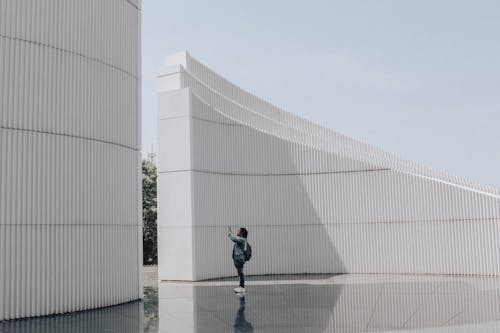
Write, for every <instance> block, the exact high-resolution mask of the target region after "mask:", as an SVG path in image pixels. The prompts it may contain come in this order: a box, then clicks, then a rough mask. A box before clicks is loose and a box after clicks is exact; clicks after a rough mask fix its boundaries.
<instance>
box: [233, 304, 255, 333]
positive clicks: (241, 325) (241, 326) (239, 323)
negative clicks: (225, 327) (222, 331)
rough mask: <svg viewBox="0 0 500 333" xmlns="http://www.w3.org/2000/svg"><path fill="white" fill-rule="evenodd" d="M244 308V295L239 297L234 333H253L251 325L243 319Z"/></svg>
mask: <svg viewBox="0 0 500 333" xmlns="http://www.w3.org/2000/svg"><path fill="white" fill-rule="evenodd" d="M245 307H246V303H245V295H240V308H239V309H238V313H237V314H236V319H235V320H234V331H235V332H253V326H252V324H251V323H250V322H248V321H247V320H246V319H245Z"/></svg>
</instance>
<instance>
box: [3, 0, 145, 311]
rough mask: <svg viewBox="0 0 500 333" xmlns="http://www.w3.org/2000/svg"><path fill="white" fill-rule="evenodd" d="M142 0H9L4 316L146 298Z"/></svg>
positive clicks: (5, 35) (5, 56)
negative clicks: (141, 191) (142, 158)
mask: <svg viewBox="0 0 500 333" xmlns="http://www.w3.org/2000/svg"><path fill="white" fill-rule="evenodd" d="M139 6H140V4H139V2H138V1H128V0H110V1H101V0H44V1H38V0H0V73H1V75H0V185H1V186H0V295H1V296H0V320H3V319H13V318H21V317H28V316H40V315H47V314H53V313H63V312H69V311H77V310H84V309H91V308H96V307H102V306H108V305H112V304H117V303H122V302H127V301H130V300H134V299H138V298H140V297H142V272H141V267H142V229H141V221H142V218H141V210H140V201H141V197H140V106H139V103H140V101H139V87H140V79H139V76H140V63H139V61H140V7H139Z"/></svg>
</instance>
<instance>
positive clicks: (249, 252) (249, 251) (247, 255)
mask: <svg viewBox="0 0 500 333" xmlns="http://www.w3.org/2000/svg"><path fill="white" fill-rule="evenodd" d="M250 258H252V247H251V246H250V244H249V243H248V242H247V246H246V249H245V261H248V260H250Z"/></svg>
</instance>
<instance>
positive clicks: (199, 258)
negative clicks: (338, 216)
mask: <svg viewBox="0 0 500 333" xmlns="http://www.w3.org/2000/svg"><path fill="white" fill-rule="evenodd" d="M204 112H208V113H207V114H206V117H209V116H210V112H213V113H216V112H215V111H213V110H204ZM192 121H193V124H192V141H193V158H194V166H193V168H194V170H195V171H193V176H192V181H193V183H192V189H193V225H194V231H193V240H194V241H193V244H194V245H193V246H194V253H193V259H194V260H193V261H194V265H193V266H194V270H195V280H203V279H211V278H217V277H224V276H231V275H234V267H233V266H232V261H231V248H232V243H231V242H230V241H229V240H228V239H227V226H229V225H231V226H234V227H239V226H244V227H246V228H247V229H248V230H249V243H250V244H251V245H252V248H253V258H252V259H251V261H250V262H248V263H247V265H246V266H245V270H246V273H247V274H253V275H259V274H301V273H343V272H346V268H345V265H344V263H343V261H342V259H341V257H340V255H339V252H338V251H337V249H336V247H335V245H334V244H333V241H332V237H331V236H330V235H329V234H328V232H327V230H326V227H325V225H324V223H323V221H321V218H320V217H319V216H318V213H317V211H316V207H315V206H314V205H313V204H312V203H311V198H310V195H309V193H308V192H307V190H306V189H305V187H304V183H303V179H302V177H303V174H301V172H300V169H302V170H303V168H300V167H298V166H297V161H296V159H295V158H294V157H293V154H292V151H291V146H290V143H289V142H287V141H285V140H283V139H280V138H277V137H275V136H272V135H268V134H265V133H263V132H261V131H258V130H256V129H253V128H250V127H248V126H244V125H241V124H238V123H236V122H234V121H232V120H231V119H229V118H225V117H224V116H222V115H220V114H218V113H216V115H215V116H212V119H202V118H200V117H196V118H193V119H192ZM207 152H210V154H209V155H207ZM221 160H227V161H228V162H227V163H225V162H224V161H222V162H221ZM303 172H304V171H302V173H303ZM307 177H316V178H318V180H319V177H321V175H308V176H307Z"/></svg>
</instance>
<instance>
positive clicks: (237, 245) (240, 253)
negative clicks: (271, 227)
mask: <svg viewBox="0 0 500 333" xmlns="http://www.w3.org/2000/svg"><path fill="white" fill-rule="evenodd" d="M247 236H248V231H247V229H245V228H240V230H238V232H237V234H236V235H235V234H233V231H232V230H231V227H229V235H228V237H229V238H230V239H231V240H232V241H233V242H234V247H233V261H234V267H236V270H237V271H238V276H239V277H240V286H239V287H238V288H235V289H234V292H235V293H244V292H245V275H244V274H243V265H245V250H246V246H247Z"/></svg>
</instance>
